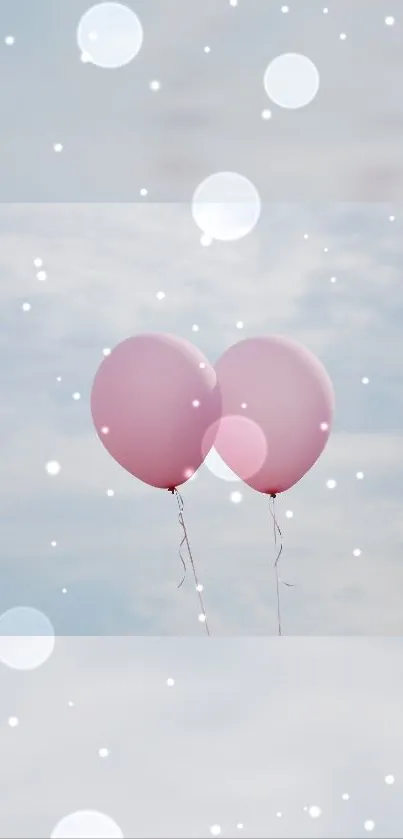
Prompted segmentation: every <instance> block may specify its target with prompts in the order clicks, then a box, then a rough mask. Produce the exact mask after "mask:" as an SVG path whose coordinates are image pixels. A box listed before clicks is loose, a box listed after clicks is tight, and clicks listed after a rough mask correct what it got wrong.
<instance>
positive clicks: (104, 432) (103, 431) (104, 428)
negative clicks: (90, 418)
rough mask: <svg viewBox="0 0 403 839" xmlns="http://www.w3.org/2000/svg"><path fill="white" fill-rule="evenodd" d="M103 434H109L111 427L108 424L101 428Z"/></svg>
mask: <svg viewBox="0 0 403 839" xmlns="http://www.w3.org/2000/svg"><path fill="white" fill-rule="evenodd" d="M101 434H109V428H108V426H107V425H103V426H102V428H101Z"/></svg>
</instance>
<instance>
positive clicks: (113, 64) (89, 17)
mask: <svg viewBox="0 0 403 839" xmlns="http://www.w3.org/2000/svg"><path fill="white" fill-rule="evenodd" d="M143 37H144V36H143V27H142V25H141V23H140V20H139V18H138V17H137V15H136V13H135V12H134V11H133V9H129V8H128V6H124V5H122V4H121V3H98V4H97V5H96V6H92V7H91V8H90V9H88V10H87V11H86V12H85V14H84V15H83V16H82V18H81V20H80V22H79V24H78V28H77V43H78V46H79V49H80V51H81V54H82V55H84V56H85V60H86V61H87V62H89V61H90V62H91V63H92V64H96V66H97V67H103V68H105V69H108V70H113V69H116V68H118V67H124V66H125V65H126V64H129V63H130V62H131V61H133V58H135V57H136V55H137V54H138V53H139V52H140V49H141V47H142V44H143Z"/></svg>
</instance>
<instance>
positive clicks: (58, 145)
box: [53, 143, 63, 154]
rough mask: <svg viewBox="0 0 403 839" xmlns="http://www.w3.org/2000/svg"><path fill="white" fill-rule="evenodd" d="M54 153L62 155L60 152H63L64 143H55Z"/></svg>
mask: <svg viewBox="0 0 403 839" xmlns="http://www.w3.org/2000/svg"><path fill="white" fill-rule="evenodd" d="M53 151H55V152H56V154H60V152H62V151H63V144H62V143H54V144H53Z"/></svg>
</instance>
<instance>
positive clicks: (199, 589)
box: [196, 583, 204, 592]
mask: <svg viewBox="0 0 403 839" xmlns="http://www.w3.org/2000/svg"><path fill="white" fill-rule="evenodd" d="M196 591H199V592H200V591H204V586H202V584H201V583H197V586H196Z"/></svg>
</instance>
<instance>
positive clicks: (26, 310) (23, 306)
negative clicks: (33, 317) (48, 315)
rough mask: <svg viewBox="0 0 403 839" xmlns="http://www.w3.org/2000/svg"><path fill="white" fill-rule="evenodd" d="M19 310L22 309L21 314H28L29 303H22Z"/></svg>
mask: <svg viewBox="0 0 403 839" xmlns="http://www.w3.org/2000/svg"><path fill="white" fill-rule="evenodd" d="M21 308H22V311H23V312H29V311H30V310H31V304H30V303H23V304H22V307H21Z"/></svg>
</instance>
